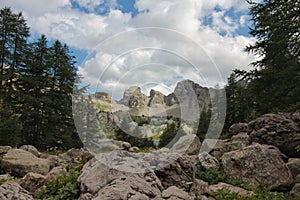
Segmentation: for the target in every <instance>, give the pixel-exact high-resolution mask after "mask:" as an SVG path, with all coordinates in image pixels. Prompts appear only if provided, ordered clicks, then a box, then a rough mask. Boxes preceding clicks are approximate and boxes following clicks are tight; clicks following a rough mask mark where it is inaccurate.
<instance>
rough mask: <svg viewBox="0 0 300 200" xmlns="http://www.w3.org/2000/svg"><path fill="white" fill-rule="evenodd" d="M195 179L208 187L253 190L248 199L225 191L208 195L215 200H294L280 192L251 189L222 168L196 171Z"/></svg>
mask: <svg viewBox="0 0 300 200" xmlns="http://www.w3.org/2000/svg"><path fill="white" fill-rule="evenodd" d="M196 178H197V179H201V180H203V181H205V182H207V183H208V184H209V185H214V184H218V183H219V182H223V183H228V184H231V185H234V186H237V187H241V188H244V189H246V190H249V191H251V190H253V189H254V190H253V191H254V193H255V194H254V195H253V196H248V197H243V196H240V195H239V194H237V193H233V192H230V191H227V190H218V191H217V192H211V193H209V196H212V197H213V198H215V199H216V200H296V198H293V197H291V196H289V195H288V194H285V193H282V192H270V191H268V190H257V189H255V188H252V187H251V186H250V184H248V183H246V182H244V181H243V180H241V179H234V178H230V177H229V176H227V175H226V174H225V172H224V171H223V169H222V168H221V169H220V170H218V171H216V170H211V169H208V170H198V171H197V172H196ZM197 199H199V198H197V197H196V198H195V200H197Z"/></svg>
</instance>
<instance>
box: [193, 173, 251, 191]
mask: <svg viewBox="0 0 300 200" xmlns="http://www.w3.org/2000/svg"><path fill="white" fill-rule="evenodd" d="M196 178H197V179H201V180H203V181H205V182H207V183H208V184H209V185H214V184H218V183H219V182H223V183H228V184H231V185H234V186H238V187H242V188H245V189H247V190H250V189H251V186H250V184H248V183H246V182H245V181H243V180H241V179H234V178H230V177H229V176H227V175H226V174H225V172H224V170H223V169H222V168H221V169H220V170H218V171H217V170H212V169H207V170H198V171H197V172H196Z"/></svg>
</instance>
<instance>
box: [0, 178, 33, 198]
mask: <svg viewBox="0 0 300 200" xmlns="http://www.w3.org/2000/svg"><path fill="white" fill-rule="evenodd" d="M0 199H1V200H33V197H32V196H31V194H30V193H29V192H28V191H27V190H25V189H24V188H22V187H21V186H20V185H19V184H18V183H17V182H14V181H10V182H6V183H4V184H2V185H1V186H0Z"/></svg>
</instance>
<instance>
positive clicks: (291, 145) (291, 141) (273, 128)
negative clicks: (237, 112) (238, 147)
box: [248, 113, 300, 157]
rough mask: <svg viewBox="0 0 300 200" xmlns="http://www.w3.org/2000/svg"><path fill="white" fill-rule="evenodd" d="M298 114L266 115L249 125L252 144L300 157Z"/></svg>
mask: <svg viewBox="0 0 300 200" xmlns="http://www.w3.org/2000/svg"><path fill="white" fill-rule="evenodd" d="M298 115H299V114H297V113H282V114H266V115H263V116H261V117H259V118H257V119H255V120H254V121H252V122H250V123H249V124H248V127H249V129H248V134H249V135H250V138H251V140H252V142H257V143H260V144H268V145H273V146H276V147H278V148H279V149H280V151H281V152H282V153H284V154H286V155H287V156H289V157H300V152H299V151H297V150H296V148H297V147H298V146H299V145H300V123H299V121H297V119H298V118H297V117H296V116H298Z"/></svg>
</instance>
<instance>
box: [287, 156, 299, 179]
mask: <svg viewBox="0 0 300 200" xmlns="http://www.w3.org/2000/svg"><path fill="white" fill-rule="evenodd" d="M286 165H287V166H288V168H289V169H290V170H291V172H292V175H293V177H294V178H295V177H296V176H297V175H298V174H300V158H290V159H289V160H288V163H287V164H286Z"/></svg>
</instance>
